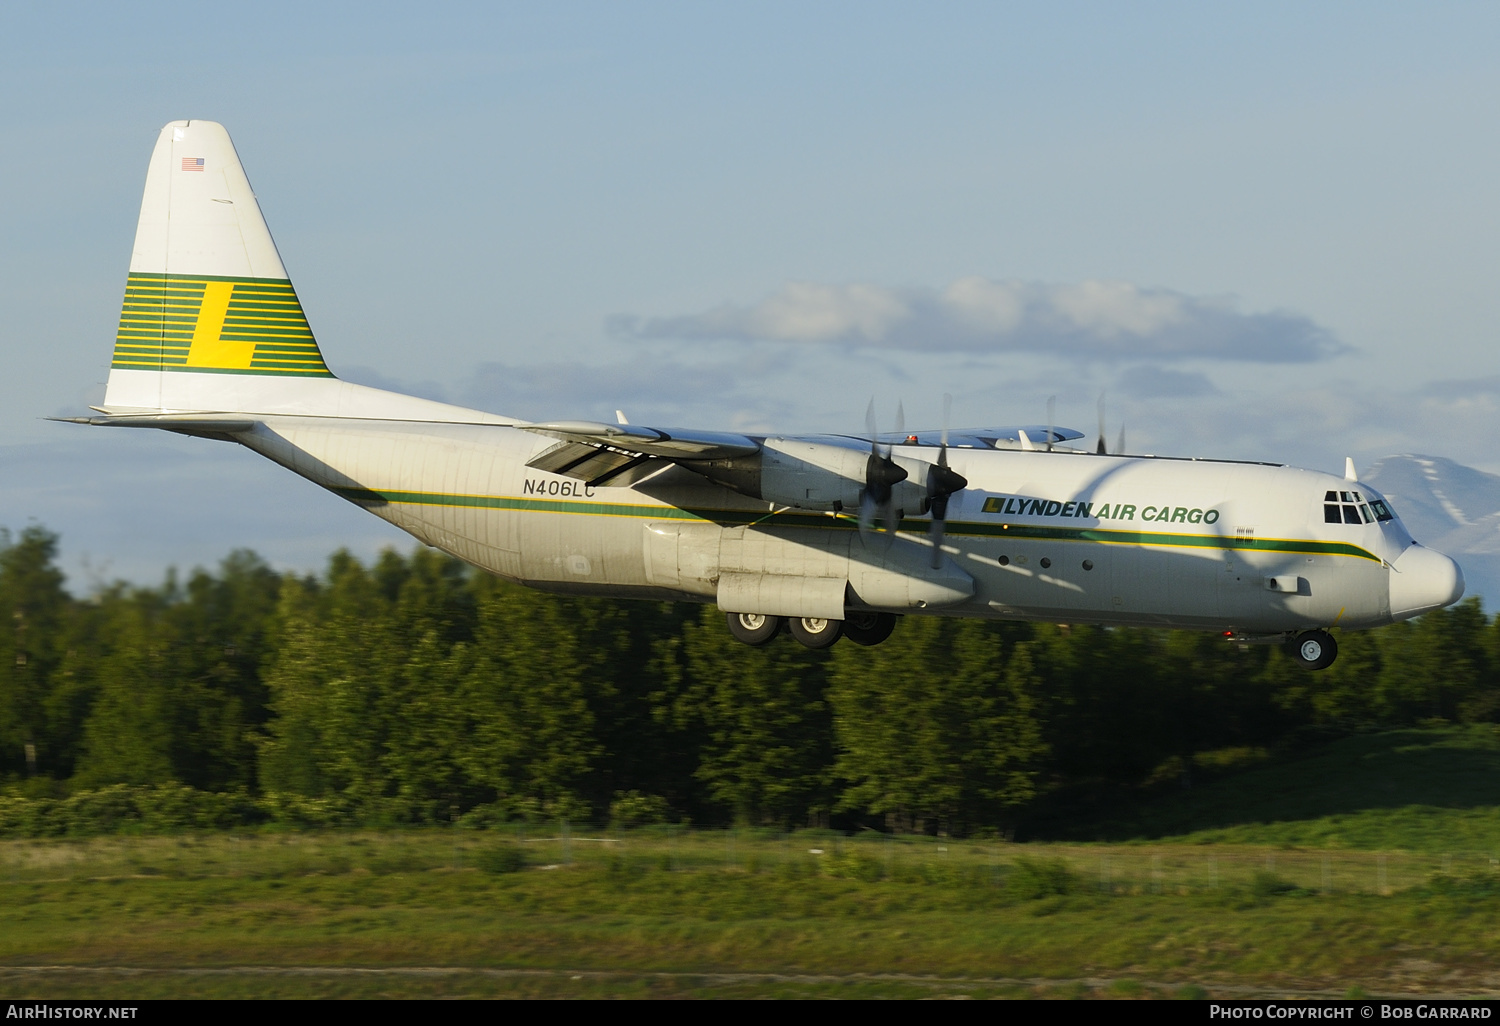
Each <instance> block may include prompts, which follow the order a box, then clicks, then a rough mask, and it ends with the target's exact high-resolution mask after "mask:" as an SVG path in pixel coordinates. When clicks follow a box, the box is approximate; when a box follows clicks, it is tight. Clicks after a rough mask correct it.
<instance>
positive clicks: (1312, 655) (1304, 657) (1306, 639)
mask: <svg viewBox="0 0 1500 1026" xmlns="http://www.w3.org/2000/svg"><path fill="white" fill-rule="evenodd" d="M1285 651H1286V654H1287V655H1289V656H1291V657H1292V659H1293V661H1294V662H1296V664H1297V665H1298V666H1300V667H1302V668H1303V669H1304V670H1324V669H1327V668H1328V667H1330V666H1332V665H1333V661H1334V660H1335V659H1337V658H1338V657H1339V646H1338V642H1336V641H1334V640H1333V635H1332V634H1329V633H1328V632H1327V631H1303V632H1302V633H1301V634H1298V635H1296V636H1295V637H1292V638H1288V639H1287V642H1286V647H1285Z"/></svg>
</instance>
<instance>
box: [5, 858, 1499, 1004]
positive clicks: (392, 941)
mask: <svg viewBox="0 0 1500 1026" xmlns="http://www.w3.org/2000/svg"><path fill="white" fill-rule="evenodd" d="M497 843H499V844H502V845H503V846H502V847H497ZM521 849H524V851H525V856H524V858H525V862H526V866H525V868H520V869H517V870H512V869H510V868H509V866H510V865H511V862H509V861H507V863H506V868H504V869H497V868H496V866H497V860H498V859H499V858H500V857H501V854H500V853H505V854H504V856H503V857H504V858H505V859H507V860H510V859H512V857H513V856H514V854H515V853H516V852H517V851H518V850H521ZM1444 868H1446V869H1448V870H1449V874H1448V875H1444V873H1443V870H1444ZM0 907H3V908H4V909H5V910H6V923H7V929H6V930H5V931H3V934H0V964H3V965H5V966H8V967H12V968H10V969H8V970H5V971H3V972H0V977H3V978H4V980H5V981H6V982H7V983H9V984H10V985H11V986H10V988H9V989H10V992H11V993H24V994H27V995H43V994H45V995H47V996H63V995H67V994H72V995H88V994H94V995H98V994H102V993H111V994H116V995H119V994H122V993H128V994H131V995H137V996H151V995H188V994H203V995H209V996H228V995H231V994H236V993H238V994H253V995H257V996H269V995H284V996H296V995H302V996H306V995H313V994H327V995H334V994H339V995H349V996H355V995H358V996H379V995H406V996H417V995H422V994H444V995H463V994H470V995H485V994H496V995H502V994H508V995H522V994H536V995H564V994H573V995H580V996H584V995H597V996H603V995H606V994H608V995H630V994H640V995H649V994H697V995H708V994H718V995H771V994H779V995H797V994H807V995H815V994H830V995H833V994H836V995H845V996H881V995H885V996H916V995H921V994H934V993H936V994H973V995H975V996H1014V995H1030V994H1042V995H1055V996H1088V995H1093V996H1099V997H1133V996H1147V997H1149V996H1169V995H1173V994H1178V993H1181V994H1183V995H1185V996H1192V995H1198V996H1201V995H1202V994H1203V993H1214V994H1226V993H1236V992H1239V991H1237V990H1236V989H1235V988H1251V989H1252V990H1255V989H1259V990H1261V991H1264V992H1266V993H1273V994H1275V993H1282V994H1286V993H1318V992H1324V991H1331V992H1334V993H1340V994H1341V993H1343V992H1344V991H1345V990H1347V989H1348V987H1349V986H1350V985H1351V984H1358V985H1362V986H1363V987H1365V988H1366V989H1367V990H1369V991H1370V992H1371V993H1376V994H1380V993H1397V992H1405V991H1411V992H1421V991H1428V992H1431V991H1433V990H1441V991H1443V992H1448V993H1453V992H1459V993H1464V992H1475V991H1478V990H1480V989H1482V988H1483V987H1485V986H1486V984H1485V982H1484V981H1485V980H1486V979H1487V974H1488V973H1489V972H1490V968H1491V967H1492V966H1493V964H1494V960H1495V958H1496V956H1497V955H1500V935H1497V932H1496V929H1495V922H1496V921H1497V915H1500V886H1497V885H1496V877H1495V873H1494V871H1493V870H1491V869H1490V868H1489V866H1488V865H1487V864H1482V865H1481V864H1478V863H1475V864H1472V865H1471V864H1469V863H1467V862H1463V861H1460V862H1459V863H1457V864H1455V863H1452V862H1451V860H1450V861H1449V862H1448V863H1446V864H1445V861H1444V859H1443V858H1442V857H1440V856H1421V855H1409V856H1406V857H1404V858H1399V859H1398V858H1396V857H1395V856H1384V855H1382V856H1376V855H1373V854H1371V853H1364V852H1339V853H1332V854H1321V855H1320V854H1317V853H1308V852H1300V853H1298V852H1279V851H1274V850H1267V849H1260V850H1252V849H1236V848H1229V847H1216V848H1213V849H1208V850H1205V849H1204V848H1201V847H1196V846H1190V845H1180V844H1178V845H1154V846H1136V845H1132V846H1092V845H1081V846H1067V845H1048V846H1037V845H1026V846H1018V845H1010V844H1005V843H1004V842H981V841H939V840H937V839H931V838H916V837H910V836H908V837H905V838H898V837H895V836H893V835H889V834H886V835H876V834H873V833H866V834H865V835H863V836H860V837H852V838H851V837H842V836H839V835H837V834H833V833H830V832H826V831H799V832H796V833H792V834H776V833H773V832H770V831H759V830H735V831H724V830H720V831H694V832H686V833H685V832H682V831H677V830H675V829H666V828H662V829H650V828H645V829H641V830H637V831H631V832H626V833H616V834H613V835H588V836H580V835H572V834H569V835H563V834H560V833H552V834H548V835H541V836H537V835H531V834H527V833H521V832H520V831H517V830H514V829H510V830H505V831H495V830H492V831H485V832H465V831H453V830H442V829H437V828H426V829H404V830H399V831H387V832H375V831H367V830H357V831H347V832H337V831H336V832H320V833H308V832H290V833H257V834H250V835H246V834H239V835H235V834H222V833H220V834H208V835H182V836H176V837H169V836H144V837H129V836H112V837H102V838H93V839H84V840H77V841H8V842H3V843H0ZM24 966H54V967H56V966H61V967H69V966H72V967H78V970H79V971H76V972H73V973H69V972H60V971H58V970H55V969H54V970H48V971H47V972H46V973H33V974H31V975H28V974H27V973H25V972H22V971H19V970H18V969H17V968H16V967H24ZM96 966H108V967H113V973H114V975H110V974H103V973H96V974H94V975H89V974H88V973H85V972H83V971H82V970H83V969H86V968H87V967H96ZM126 968H130V969H135V970H140V972H138V973H137V974H135V975H130V976H125V975H124V974H123V972H122V971H121V970H123V969H126ZM356 969H357V970H362V971H364V972H362V973H356V972H354V970H356ZM575 977H577V978H575ZM1194 988H1196V989H1194Z"/></svg>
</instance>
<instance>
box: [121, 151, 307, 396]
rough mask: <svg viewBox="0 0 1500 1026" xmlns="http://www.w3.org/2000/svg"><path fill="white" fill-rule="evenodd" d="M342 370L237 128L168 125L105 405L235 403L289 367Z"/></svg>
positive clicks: (155, 163) (296, 373)
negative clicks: (311, 318)
mask: <svg viewBox="0 0 1500 1026" xmlns="http://www.w3.org/2000/svg"><path fill="white" fill-rule="evenodd" d="M332 377H333V375H332V373H331V372H330V371H329V370H328V367H327V365H326V364H325V363H324V362H323V355H322V353H321V352H320V351H319V349H318V343H317V340H316V339H314V338H313V334H312V329H311V328H310V327H309V326H308V323H307V317H306V316H305V315H304V313H303V311H302V304H301V302H300V301H299V300H298V299H297V293H296V290H294V289H293V288H292V283H291V280H290V279H289V278H288V276H287V273H286V269H285V268H284V267H283V266H282V264H281V256H280V255H279V254H278V253H277V252H276V244H275V242H273V241H272V240H271V233H270V231H269V230H268V229H267V228H266V222H265V218H264V217H262V216H261V212H260V204H259V203H257V202H256V199H255V193H254V192H252V191H251V189H250V182H249V180H248V179H247V178H246V177H245V171H244V168H243V167H241V165H240V159H239V156H238V154H236V153H235V149H234V144H233V143H232V142H231V141H230V139H229V133H228V132H226V131H225V130H224V126H222V125H220V124H217V123H216V122H213V121H174V122H172V123H171V124H169V125H167V126H166V127H165V128H163V129H162V131H161V135H160V136H159V137H158V138H157V141H156V148H155V150H154V151H153V152H152V154H151V163H150V166H149V169H148V171H147V174H146V191H145V196H144V197H143V199H142V202H141V217H140V222H139V224H138V225H137V227H136V235H135V248H134V251H133V252H132V254H131V259H130V275H129V278H128V279H127V281H126V286H125V301H124V304H123V307H122V309H121V312H120V326H119V330H118V333H117V335H116V337H115V350H114V359H113V360H112V361H111V363H110V376H109V386H108V389H107V390H106V393H105V405H106V407H112V408H146V409H168V408H185V409H215V408H217V409H225V408H233V407H235V406H243V405H244V403H245V402H246V401H252V404H253V400H252V398H251V397H252V396H253V394H254V393H256V392H263V391H265V390H266V389H267V388H270V387H274V384H275V383H276V382H284V381H285V380H286V379H288V378H301V379H318V378H322V379H328V378H332ZM227 378H237V379H239V380H238V381H237V382H235V383H234V384H233V385H231V384H230V382H229V381H227V380H226V379H227Z"/></svg>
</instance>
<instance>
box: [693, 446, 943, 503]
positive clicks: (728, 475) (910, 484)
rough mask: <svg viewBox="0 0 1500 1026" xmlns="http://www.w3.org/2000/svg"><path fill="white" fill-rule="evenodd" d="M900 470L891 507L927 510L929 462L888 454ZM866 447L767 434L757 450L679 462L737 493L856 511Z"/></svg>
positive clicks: (861, 485)
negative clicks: (903, 475)
mask: <svg viewBox="0 0 1500 1026" xmlns="http://www.w3.org/2000/svg"><path fill="white" fill-rule="evenodd" d="M893 459H894V461H895V463H896V465H897V466H899V467H900V468H901V469H902V470H905V471H906V474H907V477H906V480H905V481H902V482H899V483H898V484H896V485H895V486H894V488H892V490H891V506H892V507H893V508H895V509H898V510H902V511H904V512H905V513H908V514H913V515H920V514H922V513H926V512H927V504H928V489H927V475H928V473H929V472H930V470H931V467H932V464H930V463H927V462H924V461H922V460H914V459H909V458H906V457H903V456H895V457H893ZM869 460H870V453H869V450H868V449H855V448H851V447H849V446H846V445H835V444H830V443H828V442H818V441H810V440H807V439H800V438H767V439H766V440H765V441H764V442H763V443H762V445H761V451H760V452H758V453H756V454H755V455H753V456H745V457H741V458H739V459H732V460H719V461H715V462H714V463H711V464H684V466H687V467H688V469H690V470H693V471H695V472H697V473H699V474H702V475H704V476H705V477H707V478H709V479H711V480H714V481H717V482H719V483H720V484H722V485H726V486H728V487H730V488H733V489H734V490H735V491H737V492H740V493H741V494H744V495H748V496H750V497H752V498H756V499H764V500H766V501H767V502H774V503H776V504H778V505H782V506H793V507H796V508H797V509H815V510H823V511H828V510H835V511H837V510H849V511H851V512H852V511H855V510H858V509H859V503H860V499H861V497H862V496H863V494H864V490H865V472H866V469H867V468H868V466H869Z"/></svg>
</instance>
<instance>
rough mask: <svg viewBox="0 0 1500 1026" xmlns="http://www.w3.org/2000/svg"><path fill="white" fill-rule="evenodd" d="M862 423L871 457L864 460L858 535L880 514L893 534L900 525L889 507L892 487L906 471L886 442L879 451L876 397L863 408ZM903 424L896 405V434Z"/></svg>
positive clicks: (865, 532) (863, 534)
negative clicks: (867, 432) (882, 451)
mask: <svg viewBox="0 0 1500 1026" xmlns="http://www.w3.org/2000/svg"><path fill="white" fill-rule="evenodd" d="M865 427H866V428H868V429H869V432H870V458H869V459H867V460H866V461H865V489H864V492H863V493H862V494H861V495H860V498H859V536H860V538H862V539H867V538H868V537H869V534H870V530H871V528H873V527H874V525H875V518H876V516H879V517H880V519H881V520H882V521H883V522H884V523H885V527H886V530H888V531H890V532H891V533H892V534H894V533H895V532H896V529H897V528H898V527H900V526H901V517H900V515H899V514H897V512H896V510H895V509H894V508H892V504H891V493H892V491H893V490H894V489H895V487H896V486H897V485H898V484H900V483H901V482H902V481H905V480H906V477H907V474H906V471H905V470H903V469H901V468H900V467H898V466H897V465H896V461H895V460H893V459H891V447H890V446H889V445H887V446H886V447H885V452H884V453H881V451H880V436H879V435H878V434H877V433H876V431H875V400H874V399H871V400H870V406H869V408H868V409H866V410H865ZM905 427H906V416H905V414H904V413H903V411H902V408H901V405H900V404H899V403H898V404H897V406H896V434H897V435H900V434H901V432H902V431H903V430H904V429H905Z"/></svg>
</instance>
